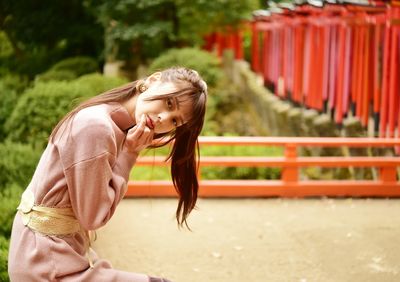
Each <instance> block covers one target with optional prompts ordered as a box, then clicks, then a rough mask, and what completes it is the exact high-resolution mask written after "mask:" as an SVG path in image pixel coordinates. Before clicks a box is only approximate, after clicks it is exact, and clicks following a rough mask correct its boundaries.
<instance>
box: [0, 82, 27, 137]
mask: <svg viewBox="0 0 400 282" xmlns="http://www.w3.org/2000/svg"><path fill="white" fill-rule="evenodd" d="M27 86H28V81H27V80H26V79H23V78H21V77H19V76H16V75H7V76H4V77H2V78H1V79H0V93H1V99H0V142H1V141H2V140H4V139H5V138H6V131H5V128H4V124H5V123H6V121H7V119H8V118H9V117H10V115H11V113H12V111H13V109H14V108H15V105H16V104H17V101H18V98H19V97H20V96H21V94H22V92H23V91H24V89H25V88H26V87H27Z"/></svg>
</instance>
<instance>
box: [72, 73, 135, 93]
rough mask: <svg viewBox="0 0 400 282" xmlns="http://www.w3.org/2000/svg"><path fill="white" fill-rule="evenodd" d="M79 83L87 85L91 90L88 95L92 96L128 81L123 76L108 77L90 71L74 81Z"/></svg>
mask: <svg viewBox="0 0 400 282" xmlns="http://www.w3.org/2000/svg"><path fill="white" fill-rule="evenodd" d="M74 82H75V83H77V84H78V85H85V86H87V87H88V88H89V89H90V90H89V91H90V93H88V94H87V95H86V97H91V96H95V95H98V94H100V93H103V92H105V91H107V90H110V89H112V88H115V87H118V86H121V85H122V84H125V83H127V82H128V81H127V80H126V79H125V78H121V77H108V76H103V75H101V74H100V73H90V74H86V75H83V76H81V77H79V78H78V79H76V80H75V81H74Z"/></svg>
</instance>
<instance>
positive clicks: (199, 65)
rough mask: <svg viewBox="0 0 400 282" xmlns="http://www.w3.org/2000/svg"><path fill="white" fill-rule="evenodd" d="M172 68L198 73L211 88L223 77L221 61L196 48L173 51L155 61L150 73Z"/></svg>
mask: <svg viewBox="0 0 400 282" xmlns="http://www.w3.org/2000/svg"><path fill="white" fill-rule="evenodd" d="M172 66H182V67H187V68H191V69H194V70H196V71H198V72H199V73H200V75H201V76H202V77H203V79H204V80H205V81H206V82H207V84H208V85H209V86H210V87H214V86H216V85H217V82H218V80H219V79H220V78H221V77H222V75H223V74H222V70H221V69H220V67H219V66H220V62H219V59H218V58H217V57H216V56H214V55H212V54H210V53H208V52H206V51H203V50H200V49H196V48H182V49H171V50H169V51H167V52H166V53H164V54H163V55H161V56H159V57H158V58H157V59H155V60H154V61H153V63H152V64H151V65H150V67H149V71H150V72H154V71H158V70H162V69H165V68H169V67H172Z"/></svg>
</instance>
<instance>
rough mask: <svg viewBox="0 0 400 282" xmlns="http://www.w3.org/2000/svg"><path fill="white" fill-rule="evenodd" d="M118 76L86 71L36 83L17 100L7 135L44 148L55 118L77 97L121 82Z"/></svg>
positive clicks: (15, 139) (64, 112)
mask: <svg viewBox="0 0 400 282" xmlns="http://www.w3.org/2000/svg"><path fill="white" fill-rule="evenodd" d="M125 82H126V80H124V79H121V78H110V77H104V76H102V75H101V74H89V75H84V76H81V77H80V78H78V79H76V80H73V81H70V82H65V81H49V82H46V83H45V82H39V83H36V84H35V85H34V87H33V88H30V89H28V90H27V91H25V93H24V94H23V95H22V97H21V98H20V99H19V100H18V104H17V105H16V107H15V109H14V110H13V112H12V114H11V116H10V118H9V119H8V120H7V123H6V132H7V133H8V138H9V139H10V140H12V141H15V142H22V143H29V144H32V145H33V146H34V147H36V148H44V146H45V145H46V144H47V138H48V136H49V135H50V133H51V131H52V129H53V128H54V126H55V125H56V124H57V123H58V121H59V120H60V119H61V118H62V117H63V116H64V115H65V114H66V113H68V112H69V111H70V110H71V109H72V108H73V107H74V106H76V105H77V104H78V102H79V101H81V100H86V99H87V98H89V97H92V96H94V95H97V94H99V93H101V92H104V91H106V90H108V89H111V88H114V87H116V86H119V85H121V84H123V83H125Z"/></svg>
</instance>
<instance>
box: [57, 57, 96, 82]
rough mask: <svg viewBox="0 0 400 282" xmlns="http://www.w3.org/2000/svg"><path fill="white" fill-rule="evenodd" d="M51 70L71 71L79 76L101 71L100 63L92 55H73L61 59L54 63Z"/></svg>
mask: <svg viewBox="0 0 400 282" xmlns="http://www.w3.org/2000/svg"><path fill="white" fill-rule="evenodd" d="M50 70H52V71H70V72H72V73H74V74H75V75H76V76H77V77H78V76H81V75H84V74H87V73H92V72H97V71H99V65H98V64H97V62H96V60H94V59H93V58H91V57H83V56H82V57H73V58H68V59H65V60H62V61H59V62H58V63H56V64H55V65H53V66H52V67H51V68H50Z"/></svg>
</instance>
